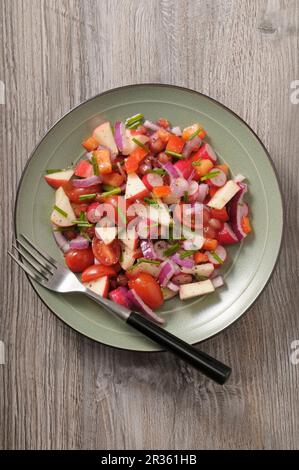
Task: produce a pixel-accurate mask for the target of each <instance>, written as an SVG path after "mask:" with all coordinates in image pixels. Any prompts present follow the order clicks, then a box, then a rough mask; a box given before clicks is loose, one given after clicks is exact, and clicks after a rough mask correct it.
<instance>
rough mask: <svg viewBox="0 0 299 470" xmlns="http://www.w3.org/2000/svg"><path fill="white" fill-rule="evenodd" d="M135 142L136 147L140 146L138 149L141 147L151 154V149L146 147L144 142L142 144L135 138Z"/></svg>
mask: <svg viewBox="0 0 299 470" xmlns="http://www.w3.org/2000/svg"><path fill="white" fill-rule="evenodd" d="M132 141H133V142H135V144H136V145H138V147H141V148H142V149H143V150H145V151H146V152H149V149H148V148H147V146H146V145H144V144H143V143H142V142H140V140H138V139H136V138H135V137H133V139H132Z"/></svg>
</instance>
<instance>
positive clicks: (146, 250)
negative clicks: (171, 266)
mask: <svg viewBox="0 0 299 470" xmlns="http://www.w3.org/2000/svg"><path fill="white" fill-rule="evenodd" d="M140 248H141V251H142V254H143V256H144V258H146V259H153V260H155V259H157V254H156V252H155V249H154V245H153V243H152V242H151V241H150V240H143V241H142V242H140Z"/></svg>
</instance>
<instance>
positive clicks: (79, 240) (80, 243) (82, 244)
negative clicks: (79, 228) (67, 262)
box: [70, 235, 89, 250]
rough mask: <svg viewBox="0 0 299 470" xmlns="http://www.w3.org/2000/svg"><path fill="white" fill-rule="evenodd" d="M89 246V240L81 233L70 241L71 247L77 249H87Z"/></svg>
mask: <svg viewBox="0 0 299 470" xmlns="http://www.w3.org/2000/svg"><path fill="white" fill-rule="evenodd" d="M88 246H89V241H88V240H87V239H86V238H84V237H82V236H81V235H78V236H77V237H76V238H74V239H73V240H71V241H70V247H71V248H74V249H76V250H85V249H86V248H88Z"/></svg>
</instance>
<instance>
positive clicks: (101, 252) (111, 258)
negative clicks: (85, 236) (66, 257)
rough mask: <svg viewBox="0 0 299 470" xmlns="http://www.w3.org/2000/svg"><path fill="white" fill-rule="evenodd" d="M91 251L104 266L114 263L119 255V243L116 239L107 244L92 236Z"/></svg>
mask: <svg viewBox="0 0 299 470" xmlns="http://www.w3.org/2000/svg"><path fill="white" fill-rule="evenodd" d="M92 251H93V254H94V256H95V258H96V259H97V260H98V261H99V262H100V263H101V264H103V265H104V266H111V265H112V264H116V263H117V262H118V260H119V257H120V245H119V241H118V240H114V241H113V242H112V243H109V245H105V243H104V242H103V241H101V240H99V239H98V238H97V237H94V238H93V240H92Z"/></svg>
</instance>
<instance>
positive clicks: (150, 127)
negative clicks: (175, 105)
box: [143, 120, 160, 131]
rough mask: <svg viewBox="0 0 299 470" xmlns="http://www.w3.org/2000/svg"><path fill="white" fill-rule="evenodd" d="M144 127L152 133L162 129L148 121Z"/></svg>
mask: <svg viewBox="0 0 299 470" xmlns="http://www.w3.org/2000/svg"><path fill="white" fill-rule="evenodd" d="M143 125H144V127H146V128H147V129H150V130H151V131H158V130H159V129H160V127H159V126H157V124H154V123H153V122H152V121H148V120H146V121H144V123H143Z"/></svg>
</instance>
